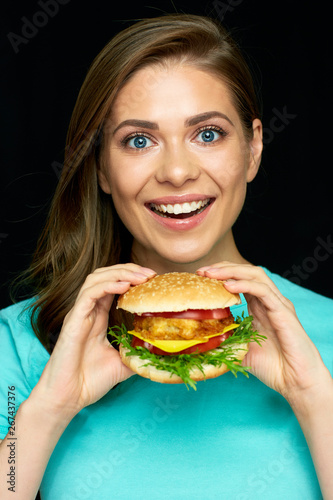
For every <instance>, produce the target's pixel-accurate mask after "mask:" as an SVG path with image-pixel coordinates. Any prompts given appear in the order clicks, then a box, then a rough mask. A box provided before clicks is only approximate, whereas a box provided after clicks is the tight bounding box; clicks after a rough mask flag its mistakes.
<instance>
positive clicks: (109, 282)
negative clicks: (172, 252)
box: [32, 264, 156, 419]
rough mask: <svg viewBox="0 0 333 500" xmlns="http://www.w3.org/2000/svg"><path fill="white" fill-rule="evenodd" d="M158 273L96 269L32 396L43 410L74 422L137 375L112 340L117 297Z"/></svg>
mask: <svg viewBox="0 0 333 500" xmlns="http://www.w3.org/2000/svg"><path fill="white" fill-rule="evenodd" d="M154 274H156V273H155V272H154V271H152V270H151V269H147V268H143V267H140V266H138V265H135V264H125V265H123V264H119V265H115V266H112V267H105V268H101V269H97V270H96V271H95V272H93V273H92V274H90V275H89V276H88V277H87V278H86V280H85V282H84V284H83V286H82V288H81V290H80V292H79V294H78V296H77V299H76V302H75V304H74V307H73V308H72V309H71V310H70V311H69V313H68V314H67V315H66V317H65V319H64V322H63V326H62V329H61V332H60V335H59V338H58V340H57V343H56V345H55V348H54V350H53V352H52V355H51V357H50V359H49V361H48V363H47V364H46V366H45V369H44V371H43V373H42V376H41V378H40V380H39V382H38V384H37V385H36V387H35V389H34V391H33V392H32V396H33V397H36V396H37V398H38V401H39V403H40V404H42V405H43V409H44V411H48V412H51V413H59V414H60V415H61V417H64V418H67V417H68V418H69V419H70V418H73V416H75V414H76V413H78V412H79V411H80V410H81V409H82V408H84V407H85V406H88V405H90V404H92V403H94V402H96V401H97V400H99V399H100V398H101V397H102V396H104V395H105V394H106V393H107V392H108V391H109V390H110V389H111V388H112V387H114V386H115V385H116V384H117V383H119V382H121V381H123V380H126V379H127V378H129V377H130V376H131V375H133V372H132V371H131V370H130V369H129V368H127V367H126V366H125V365H124V364H123V363H122V362H121V360H120V356H119V353H118V351H117V350H116V349H114V347H112V346H111V344H110V342H109V341H108V339H107V336H106V333H107V328H108V320H109V311H110V307H111V304H112V301H113V299H114V295H115V294H122V293H125V292H126V291H127V290H128V289H129V287H130V285H131V284H132V285H136V284H139V283H143V282H144V281H146V280H147V279H148V278H149V277H152V276H154Z"/></svg>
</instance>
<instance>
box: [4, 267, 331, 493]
mask: <svg viewBox="0 0 333 500" xmlns="http://www.w3.org/2000/svg"><path fill="white" fill-rule="evenodd" d="M266 272H267V273H268V275H269V276H270V278H271V279H272V280H273V281H274V282H275V284H276V285H277V286H278V288H279V289H280V290H281V292H282V293H283V294H284V295H285V296H286V297H288V298H289V299H291V300H292V301H293V303H294V305H295V307H296V311H297V314H298V316H299V318H300V320H301V322H302V324H303V326H304V327H305V330H306V331H307V333H308V334H309V336H310V337H311V338H312V340H313V341H314V342H315V344H316V345H317V347H318V349H319V351H320V353H321V355H322V358H323V360H324V362H325V364H326V366H327V367H328V368H329V369H330V370H331V372H332V369H333V342H332V339H333V326H332V324H333V322H332V314H333V300H331V299H329V298H326V297H323V296H320V295H318V294H315V293H313V292H311V291H309V290H306V289H304V288H301V287H299V286H297V285H295V284H293V283H291V282H289V281H287V280H286V279H284V278H281V277H280V276H278V275H276V274H272V273H270V272H269V271H267V270H266ZM24 305H25V303H19V304H15V305H13V306H10V307H8V308H7V309H4V310H2V311H1V312H0V381H1V382H0V439H1V438H4V437H5V435H6V434H7V431H8V387H13V386H14V387H15V391H14V392H15V397H16V403H17V405H19V404H20V403H21V402H22V401H23V400H25V399H26V398H27V397H28V396H29V394H30V391H31V390H32V388H33V387H34V385H35V384H36V383H37V381H38V379H39V377H40V374H41V372H42V370H43V367H44V366H45V364H46V362H47V360H48V358H49V355H48V353H47V352H46V350H45V349H44V348H43V347H42V345H41V344H40V343H39V341H38V340H37V339H36V337H35V336H34V334H33V332H32V329H31V327H30V324H29V318H28V315H27V314H25V315H22V317H20V318H19V313H20V312H21V311H22V308H23V306H24ZM40 418H41V419H42V418H43V415H41V416H40ZM36 446H38V442H37V443H36ZM18 447H19V443H18ZM18 449H19V448H18ZM18 474H19V471H18ZM18 480H19V478H18ZM41 497H42V499H43V500H84V499H92V500H93V499H99V500H110V499H124V500H128V499H131V500H142V499H145V500H178V499H179V500H187V499H191V500H202V499H207V500H213V499H228V500H252V499H255V500H257V499H258V498H264V499H265V500H266V499H267V500H277V499H279V500H280V499H282V498H283V499H288V500H289V499H292V500H316V499H320V498H321V493H320V489H319V485H318V482H317V478H316V474H315V471H314V467H313V464H312V460H311V457H310V454H309V451H308V448H307V445H306V442H305V439H304V437H303V434H302V431H301V429H300V427H299V424H298V422H297V420H296V418H295V416H294V414H293V412H292V410H291V408H290V406H289V405H288V403H287V402H286V401H285V400H284V399H283V397H282V396H280V395H279V394H278V393H276V392H274V391H273V390H271V389H269V388H267V387H266V386H265V385H264V384H262V383H261V382H259V381H258V380H257V379H256V378H255V377H254V376H252V375H250V377H249V379H247V378H246V377H244V376H242V375H239V376H238V378H235V377H234V376H233V375H232V374H230V373H227V374H225V375H223V376H222V377H218V378H216V379H212V380H207V381H204V382H200V383H198V385H197V391H193V390H192V389H190V390H187V389H186V387H185V385H182V384H181V385H167V384H159V383H155V382H151V381H150V380H146V379H143V378H141V377H139V376H137V375H135V376H133V377H131V378H130V379H128V380H127V381H125V382H123V383H121V384H119V385H118V386H117V387H116V388H115V389H114V390H111V391H110V392H109V393H108V394H106V395H105V396H104V397H103V398H102V399H101V400H100V401H98V402H97V403H95V404H94V405H92V406H89V407H87V408H85V409H83V410H82V411H81V412H80V413H79V414H78V415H77V416H76V417H75V418H74V419H73V420H72V422H71V423H70V424H69V426H68V427H67V429H66V430H65V432H64V434H63V435H62V437H61V439H60V440H59V442H58V444H57V446H56V448H55V450H54V452H53V454H52V456H51V458H50V461H49V463H48V466H47V469H46V472H45V475H44V478H43V481H42V484H41Z"/></svg>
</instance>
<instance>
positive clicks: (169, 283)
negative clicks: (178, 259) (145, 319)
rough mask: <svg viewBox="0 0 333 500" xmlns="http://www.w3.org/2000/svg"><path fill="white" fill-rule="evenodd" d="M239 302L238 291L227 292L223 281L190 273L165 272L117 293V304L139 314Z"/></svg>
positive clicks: (210, 307)
mask: <svg viewBox="0 0 333 500" xmlns="http://www.w3.org/2000/svg"><path fill="white" fill-rule="evenodd" d="M240 303H241V299H240V297H239V295H238V294H234V293H230V292H228V290H226V289H225V288H224V285H223V281H220V280H216V279H211V278H207V277H205V276H198V275H197V274H192V273H166V274H160V275H159V276H155V277H154V278H151V279H150V280H149V281H146V282H145V283H142V284H141V285H136V286H133V287H131V288H130V289H129V290H128V291H127V292H126V293H124V294H123V295H121V296H120V297H119V300H118V304H117V308H121V309H125V311H129V312H131V313H136V314H142V313H149V312H151V313H155V312H178V311H186V310H187V309H218V308H224V307H230V306H233V305H235V304H240Z"/></svg>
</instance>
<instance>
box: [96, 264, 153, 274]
mask: <svg viewBox="0 0 333 500" xmlns="http://www.w3.org/2000/svg"><path fill="white" fill-rule="evenodd" d="M112 269H114V270H115V269H128V270H129V271H133V272H138V273H142V274H144V275H147V276H148V277H152V276H155V275H156V272H155V271H154V270H153V269H150V268H149V267H142V266H139V265H138V264H133V263H131V262H129V263H127V264H115V265H113V266H106V267H98V268H97V269H95V271H94V273H102V272H105V271H109V270H112ZM94 273H93V274H94Z"/></svg>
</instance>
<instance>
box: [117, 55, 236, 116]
mask: <svg viewBox="0 0 333 500" xmlns="http://www.w3.org/2000/svg"><path fill="white" fill-rule="evenodd" d="M212 110H219V111H222V112H224V113H225V114H228V115H232V117H233V120H234V121H239V120H237V119H238V114H237V111H236V109H235V107H234V105H233V103H232V99H231V97H230V92H229V90H228V87H227V85H226V84H225V83H224V82H223V81H222V79H221V78H219V77H217V76H216V75H214V74H212V73H210V72H208V71H203V70H201V69H199V68H196V67H195V66H193V65H189V64H187V65H184V64H180V63H178V64H177V63H174V64H172V65H171V64H169V65H160V64H156V65H151V66H147V67H145V68H142V69H140V70H138V71H137V72H136V73H134V74H133V75H132V77H131V79H130V80H129V81H127V82H126V84H125V85H124V86H123V87H122V88H121V90H120V91H119V92H118V95H117V97H116V99H115V101H114V103H113V106H112V110H111V111H112V113H111V116H112V118H113V120H115V121H119V120H120V121H122V120H126V119H130V118H143V117H145V118H147V119H148V117H149V119H150V120H152V121H160V120H161V119H164V118H165V119H167V118H168V117H170V118H171V117H172V116H174V115H175V114H177V115H178V116H181V115H184V117H187V116H190V115H194V114H199V113H203V112H207V111H212Z"/></svg>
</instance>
